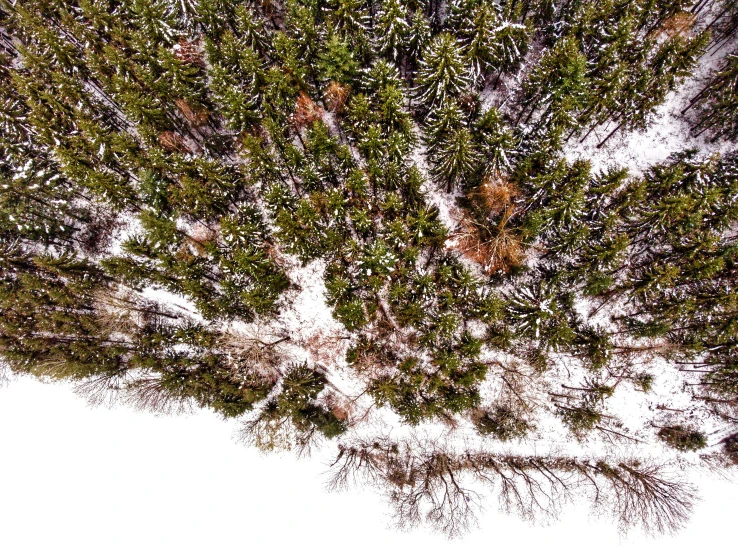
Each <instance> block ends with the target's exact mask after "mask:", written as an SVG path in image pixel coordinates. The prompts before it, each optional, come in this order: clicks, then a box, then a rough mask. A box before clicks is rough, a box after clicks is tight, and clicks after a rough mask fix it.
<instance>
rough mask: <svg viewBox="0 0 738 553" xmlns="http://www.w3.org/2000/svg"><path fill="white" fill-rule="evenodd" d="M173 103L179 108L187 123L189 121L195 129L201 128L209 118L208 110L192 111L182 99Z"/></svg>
mask: <svg viewBox="0 0 738 553" xmlns="http://www.w3.org/2000/svg"><path fill="white" fill-rule="evenodd" d="M174 103H175V104H176V105H177V107H178V108H179V111H181V112H182V115H183V116H184V118H185V119H187V121H189V122H190V123H191V124H192V125H194V126H195V127H201V126H203V125H204V124H205V123H207V122H208V119H209V118H210V112H209V111H208V110H206V109H203V108H200V109H194V108H193V107H192V106H190V104H189V103H188V102H187V100H185V99H184V98H180V99H179V100H175V102H174Z"/></svg>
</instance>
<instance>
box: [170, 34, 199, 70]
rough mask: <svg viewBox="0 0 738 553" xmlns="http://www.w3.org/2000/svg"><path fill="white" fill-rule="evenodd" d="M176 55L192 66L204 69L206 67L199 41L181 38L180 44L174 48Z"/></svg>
mask: <svg viewBox="0 0 738 553" xmlns="http://www.w3.org/2000/svg"><path fill="white" fill-rule="evenodd" d="M174 55H175V57H176V58H177V59H178V60H181V61H183V62H185V63H188V64H190V65H197V66H199V67H202V66H203V65H204V57H203V54H202V50H201V49H200V43H199V41H198V40H193V41H189V40H187V39H186V38H185V37H183V36H182V37H179V42H178V43H177V44H176V45H175V46H174Z"/></svg>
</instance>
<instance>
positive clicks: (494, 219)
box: [455, 177, 524, 274]
mask: <svg viewBox="0 0 738 553" xmlns="http://www.w3.org/2000/svg"><path fill="white" fill-rule="evenodd" d="M519 195H520V191H519V190H518V189H517V188H516V187H515V185H514V184H512V183H511V182H510V181H508V180H507V179H505V178H503V177H497V178H494V179H491V178H490V179H485V181H484V182H483V183H482V184H481V185H480V186H479V187H477V189H476V190H474V191H473V192H471V193H470V194H469V199H470V200H471V201H472V203H473V204H474V206H475V207H476V208H477V209H479V210H480V211H482V212H483V213H485V214H486V217H485V218H484V221H483V222H481V221H479V220H478V219H474V218H472V217H471V216H470V215H467V216H465V217H463V218H462V221H461V230H460V231H459V232H458V233H457V234H456V242H455V248H456V249H458V250H459V251H460V252H461V253H462V254H464V255H465V256H467V257H468V258H470V259H472V260H474V261H476V262H477V263H479V264H480V265H481V266H482V268H483V269H484V271H485V272H486V273H487V274H493V273H496V272H508V271H509V270H510V269H511V268H513V267H517V266H519V265H520V264H521V263H522V262H523V258H524V255H523V245H522V243H521V241H520V237H519V236H518V234H517V233H516V232H515V231H514V230H513V229H512V228H510V227H509V226H508V223H509V221H510V219H511V218H512V217H514V216H515V214H516V213H517V207H516V205H515V199H516V198H517V197H518V196H519Z"/></svg>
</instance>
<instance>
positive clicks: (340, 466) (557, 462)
mask: <svg viewBox="0 0 738 553" xmlns="http://www.w3.org/2000/svg"><path fill="white" fill-rule="evenodd" d="M362 479H363V481H364V482H367V483H369V484H372V485H375V486H378V487H379V488H381V489H382V490H383V491H384V492H385V493H386V494H387V495H388V497H389V499H390V501H391V503H392V504H393V506H394V507H395V520H396V522H397V523H398V524H399V525H400V526H404V527H407V526H416V525H418V524H421V523H427V524H429V525H430V526H431V527H432V528H433V529H435V530H438V531H440V532H443V533H444V534H446V535H449V536H456V535H459V534H461V533H463V532H464V531H466V530H467V529H468V528H469V526H470V525H472V524H474V523H475V520H476V517H477V513H478V512H479V510H480V509H481V508H482V506H483V505H482V501H481V500H482V495H481V493H480V492H478V491H477V490H476V486H473V483H474V481H476V482H477V483H479V484H482V485H486V487H488V488H496V489H497V492H498V497H499V504H500V507H501V508H502V509H503V510H505V511H508V512H514V513H516V514H518V515H520V516H523V517H525V518H526V519H529V520H536V519H539V518H541V517H543V518H550V517H555V516H556V515H557V514H558V513H559V512H560V510H561V508H562V506H563V505H564V504H565V503H567V502H569V501H571V500H572V499H573V498H574V497H579V496H586V497H588V498H589V499H590V500H591V502H592V507H593V510H594V511H595V512H606V513H609V514H610V515H611V516H613V517H614V518H615V519H616V520H617V521H618V525H619V527H620V529H621V530H623V531H625V530H627V529H629V528H631V527H633V526H639V527H641V528H642V529H643V530H644V531H646V532H649V533H665V532H673V531H675V530H677V529H678V528H679V527H681V526H682V525H683V524H684V523H685V522H686V520H687V518H688V516H689V513H690V511H691V508H692V504H693V501H694V499H695V492H694V489H693V487H692V486H691V485H690V484H688V483H686V482H684V481H683V480H681V479H680V478H679V477H677V475H674V478H671V477H670V474H669V467H668V466H666V465H665V464H663V463H658V462H652V461H649V462H646V461H638V460H621V461H617V462H611V461H609V460H603V459H579V458H574V457H559V456H523V455H504V454H493V453H484V452H474V451H464V452H462V453H455V452H454V451H453V450H451V449H444V448H440V447H438V446H437V445H433V444H429V443H422V444H421V443H419V442H417V443H416V442H413V443H410V442H401V443H395V442H392V441H391V440H388V439H384V440H378V441H374V442H359V443H355V444H351V445H345V444H344V445H342V446H341V447H340V449H339V454H338V456H337V458H336V461H335V462H334V463H333V465H332V475H331V479H330V481H329V487H331V488H336V487H344V486H346V485H348V484H350V483H353V482H356V481H362Z"/></svg>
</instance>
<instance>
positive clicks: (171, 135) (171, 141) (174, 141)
mask: <svg viewBox="0 0 738 553" xmlns="http://www.w3.org/2000/svg"><path fill="white" fill-rule="evenodd" d="M159 145H160V146H161V147H162V148H164V149H165V150H166V151H167V152H178V153H181V154H184V153H191V152H190V151H189V148H187V145H186V144H185V141H184V138H183V137H182V135H181V134H179V133H178V132H174V131H164V132H163V133H161V134H160V135H159Z"/></svg>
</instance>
